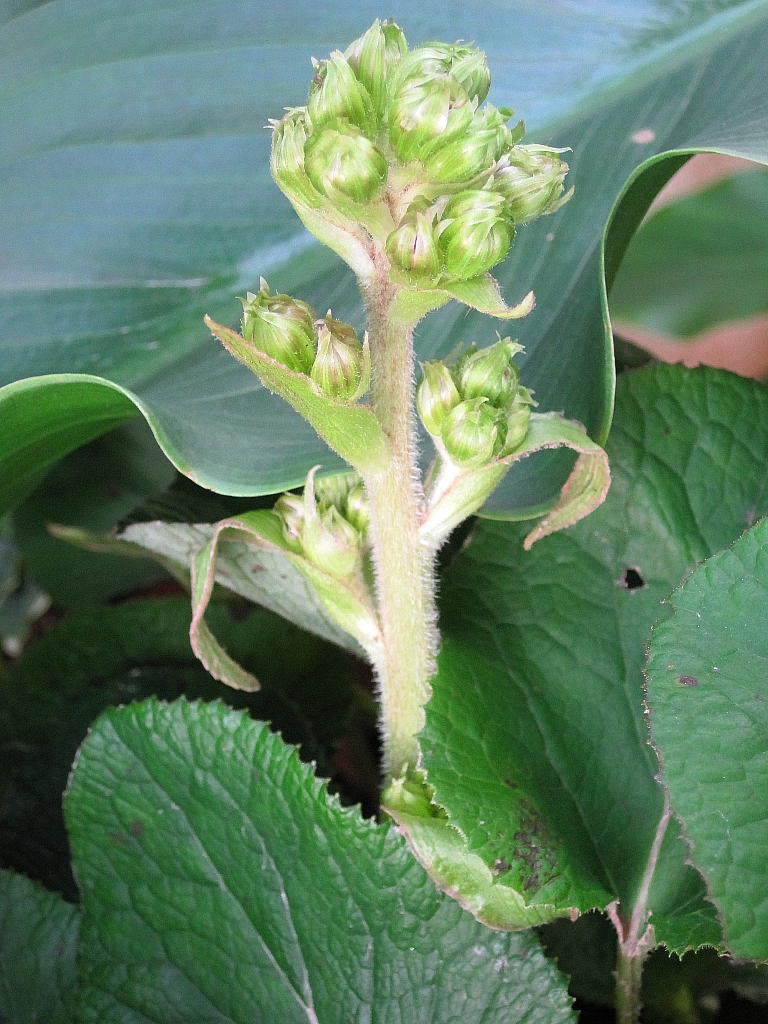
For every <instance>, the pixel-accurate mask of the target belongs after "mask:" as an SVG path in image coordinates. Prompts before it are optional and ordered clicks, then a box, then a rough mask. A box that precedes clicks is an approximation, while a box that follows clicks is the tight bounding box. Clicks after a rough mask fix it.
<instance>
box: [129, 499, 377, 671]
mask: <svg viewBox="0 0 768 1024" xmlns="http://www.w3.org/2000/svg"><path fill="white" fill-rule="evenodd" d="M222 523H223V524H229V525H230V527H231V528H230V529H227V527H226V526H223V525H221V524H216V525H212V524H208V523H195V524H191V523H163V522H159V521H157V522H150V523H135V524H133V525H131V526H128V527H126V528H125V529H124V530H123V531H122V532H121V533H120V538H121V539H123V540H127V541H129V542H130V543H132V544H135V545H137V546H138V547H139V548H140V549H142V550H145V551H148V552H151V553H154V554H155V555H157V556H159V557H160V558H161V559H163V560H168V561H170V562H171V563H173V564H175V565H176V566H178V567H179V568H180V569H181V570H183V571H186V572H189V569H190V566H191V565H192V562H193V560H194V559H195V558H196V557H197V556H198V555H199V553H200V552H205V559H204V564H203V562H202V561H201V571H200V573H199V574H198V580H199V581H200V583H201V584H202V583H203V582H205V580H206V576H207V575H208V572H209V571H210V573H211V574H212V577H211V580H214V579H215V581H216V582H217V583H220V584H222V585H223V586H225V587H226V588H227V589H228V590H231V591H232V593H234V594H239V595H240V597H245V598H247V599H248V600H249V601H253V602H254V604H259V605H262V606H263V607H265V608H269V609H270V610H271V611H275V612H277V614H278V615H282V617H283V618H285V619H288V621H289V622H293V623H295V624H296V625H298V626H301V628H302V629H306V630H308V631H309V632H310V633H314V634H315V635H316V636H320V637H322V638H323V639H325V640H330V641H331V643H335V644H338V645H339V646H340V647H343V648H345V649H346V650H349V651H352V653H354V654H358V655H361V656H362V649H361V648H360V645H359V644H358V643H357V642H356V641H355V640H353V639H352V637H351V636H350V635H349V633H347V632H346V631H345V630H343V629H342V628H341V627H340V626H339V625H338V624H337V623H336V622H335V621H334V619H333V618H332V617H331V616H330V615H329V613H328V611H327V610H326V608H325V607H324V605H323V603H322V601H321V600H320V597H319V596H318V594H317V591H316V589H315V588H314V587H313V586H312V584H311V583H310V581H309V580H308V579H307V577H306V575H305V574H304V573H303V572H302V571H301V569H300V568H299V567H298V565H297V562H298V561H299V559H298V556H295V555H294V554H293V553H292V552H289V551H287V550H286V548H285V542H284V538H283V536H282V531H281V530H280V529H279V528H278V527H276V524H275V517H274V516H273V515H272V513H271V512H269V511H267V510H264V509H260V510H258V511H256V512H246V513H243V514H242V515H240V516H237V517H232V518H231V519H229V520H222ZM238 523H240V524H242V525H241V526H239V527H237V526H235V525H233V524H238ZM240 534H242V539H239V535H240ZM249 539H250V540H254V541H256V543H249V542H248V540H249ZM212 540H215V542H216V544H215V548H212V547H211V542H212ZM300 561H301V562H302V563H303V562H304V561H305V560H304V559H301V560H300ZM209 582H211V581H209ZM202 596H203V595H202V593H201V594H199V595H198V596H197V599H196V603H197V604H198V605H199V604H200V602H201V598H202ZM206 600H207V598H206ZM204 612H205V608H204V607H202V608H201V609H200V614H204Z"/></svg>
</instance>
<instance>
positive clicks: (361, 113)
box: [307, 50, 377, 135]
mask: <svg viewBox="0 0 768 1024" xmlns="http://www.w3.org/2000/svg"><path fill="white" fill-rule="evenodd" d="M307 113H308V114H309V119H310V121H311V122H312V127H313V129H315V130H316V129H317V128H319V127H321V126H322V125H324V124H328V123H329V122H331V121H336V120H338V119H339V118H343V119H344V120H346V121H349V122H351V123H352V124H354V125H355V126H356V127H358V128H360V129H361V130H362V131H363V132H365V133H366V134H367V135H372V134H374V133H375V132H376V130H377V118H376V113H375V111H374V108H373V100H372V99H371V97H370V94H369V92H368V90H367V89H366V88H365V86H364V85H363V83H362V82H360V81H358V79H357V78H356V76H355V73H354V71H353V70H352V68H351V67H350V66H349V63H348V61H347V58H346V57H345V56H344V54H343V53H339V51H338V50H335V51H334V52H333V53H332V54H331V55H330V57H329V58H328V60H324V61H322V62H321V63H317V62H316V63H315V77H314V78H313V79H312V84H311V86H310V87H309V99H308V100H307Z"/></svg>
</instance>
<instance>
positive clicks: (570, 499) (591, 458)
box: [421, 412, 611, 548]
mask: <svg viewBox="0 0 768 1024" xmlns="http://www.w3.org/2000/svg"><path fill="white" fill-rule="evenodd" d="M553 448H570V449H571V450H572V451H574V452H576V453H578V458H577V459H576V462H575V465H574V467H573V469H572V470H571V473H570V474H569V476H568V479H567V480H566V481H565V483H564V484H563V486H562V489H561V491H560V495H559V496H558V498H557V500H556V501H555V503H554V505H553V507H552V508H551V509H550V510H549V512H548V514H547V515H546V516H545V517H544V518H543V519H542V520H541V521H540V522H538V523H537V524H536V526H535V527H534V528H533V529H532V530H531V532H530V533H529V534H528V536H527V537H526V539H525V547H526V548H529V547H530V546H531V545H532V544H535V543H536V541H537V540H541V538H542V537H546V536H547V535H548V534H550V533H555V532H556V531H557V530H563V529H565V528H566V527H567V526H573V524H574V523H577V522H578V521H579V519H583V518H584V516H587V515H589V513H590V512H592V511H593V510H594V509H596V508H597V507H598V506H599V505H600V504H601V503H602V502H603V501H604V500H605V495H606V494H607V492H608V487H609V486H610V482H611V470H610V466H609V465H608V459H607V456H606V454H605V452H604V450H603V449H602V448H601V447H600V445H598V444H595V442H594V441H592V440H591V439H590V438H589V437H587V434H586V432H585V430H584V428H583V427H582V425H581V424H580V423H574V422H573V421H572V420H566V419H564V418H563V417H562V416H559V415H558V414H557V413H555V412H548V413H533V414H532V415H531V418H530V421H529V425H528V433H527V434H526V436H525V440H524V441H523V442H522V444H521V445H520V447H519V448H517V449H516V450H515V451H514V452H513V453H512V454H511V455H508V456H506V457H505V458H503V459H500V460H499V461H497V462H491V463H489V464H488V465H486V466H481V467H480V468H479V469H468V470H463V471H462V472H461V473H457V474H456V475H455V477H454V478H453V479H452V481H451V483H450V485H449V486H446V487H440V488H439V497H435V495H434V494H433V495H432V496H431V499H430V507H429V514H428V515H427V517H426V518H425V520H424V522H423V523H422V525H421V537H422V541H423V542H427V543H431V544H432V545H433V546H434V547H435V548H437V547H439V546H440V544H442V543H443V541H444V540H445V539H446V537H447V536H448V534H449V533H450V532H451V530H453V529H454V527H456V526H457V525H458V524H459V523H461V522H463V521H464V520H465V519H466V518H467V517H468V516H470V515H474V514H475V513H476V512H477V511H478V509H479V508H480V506H481V505H483V502H485V505H483V513H482V514H483V515H484V516H486V518H500V519H505V518H507V517H508V516H507V514H506V513H505V510H504V509H503V508H502V509H501V510H499V509H496V508H495V501H494V494H493V492H494V489H495V488H497V487H498V485H499V481H500V480H502V479H503V477H504V475H505V474H506V472H507V471H508V467H509V466H510V465H514V464H515V463H516V462H518V461H519V460H520V459H527V458H529V457H530V456H531V455H533V454H534V453H535V452H539V451H544V450H547V449H553ZM438 480H439V477H438ZM438 487H439V485H436V489H437V488H438ZM489 495H490V497H488V496H489ZM486 499H487V500H486ZM494 513H495V514H494ZM523 518H528V516H527V515H526V516H524V517H523Z"/></svg>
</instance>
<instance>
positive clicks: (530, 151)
mask: <svg viewBox="0 0 768 1024" xmlns="http://www.w3.org/2000/svg"><path fill="white" fill-rule="evenodd" d="M561 152H562V150H558V149H550V148H549V147H548V146H514V147H513V148H512V149H510V150H509V151H508V152H507V153H505V155H504V156H503V158H502V160H501V163H500V165H499V167H498V169H497V171H496V173H495V175H494V178H493V183H492V188H493V189H494V191H496V192H498V193H499V195H502V196H504V198H505V200H506V201H507V205H508V209H509V212H510V215H511V217H512V218H513V220H514V221H515V223H516V224H525V223H527V222H528V221H532V220H535V219H536V217H541V216H542V215H544V214H548V213H554V212H555V210H559V209H560V207H561V206H562V205H563V203H566V202H567V201H568V200H569V199H570V198H571V195H572V194H573V189H571V190H570V192H566V193H565V195H564V194H563V182H564V180H565V176H566V174H567V173H568V164H567V163H565V161H563V160H561V159H560V156H559V154H560V153H561Z"/></svg>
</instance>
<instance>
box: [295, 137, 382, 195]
mask: <svg viewBox="0 0 768 1024" xmlns="http://www.w3.org/2000/svg"><path fill="white" fill-rule="evenodd" d="M304 166H305V168H306V172H307V177H308V178H309V180H310V181H311V183H312V184H313V185H314V187H315V188H316V189H317V191H318V192H321V193H322V194H323V195H325V196H328V198H329V199H331V200H334V199H336V200H338V199H339V198H341V199H351V200H352V201H353V202H355V203H369V202H371V201H372V200H374V199H376V198H377V197H378V196H379V195H380V194H381V192H382V190H383V188H384V182H385V181H386V178H387V158H386V157H385V156H384V154H383V153H382V152H381V150H380V149H379V148H378V146H376V145H375V144H374V143H373V142H371V141H370V139H367V138H366V137H365V136H364V135H363V134H362V132H361V131H360V129H359V128H356V127H355V126H354V125H351V124H347V123H345V122H343V121H338V122H336V123H335V124H334V125H328V126H327V127H325V128H322V129H321V130H320V131H318V132H314V133H313V134H312V135H310V137H309V138H308V139H307V142H306V145H305V146H304Z"/></svg>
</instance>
